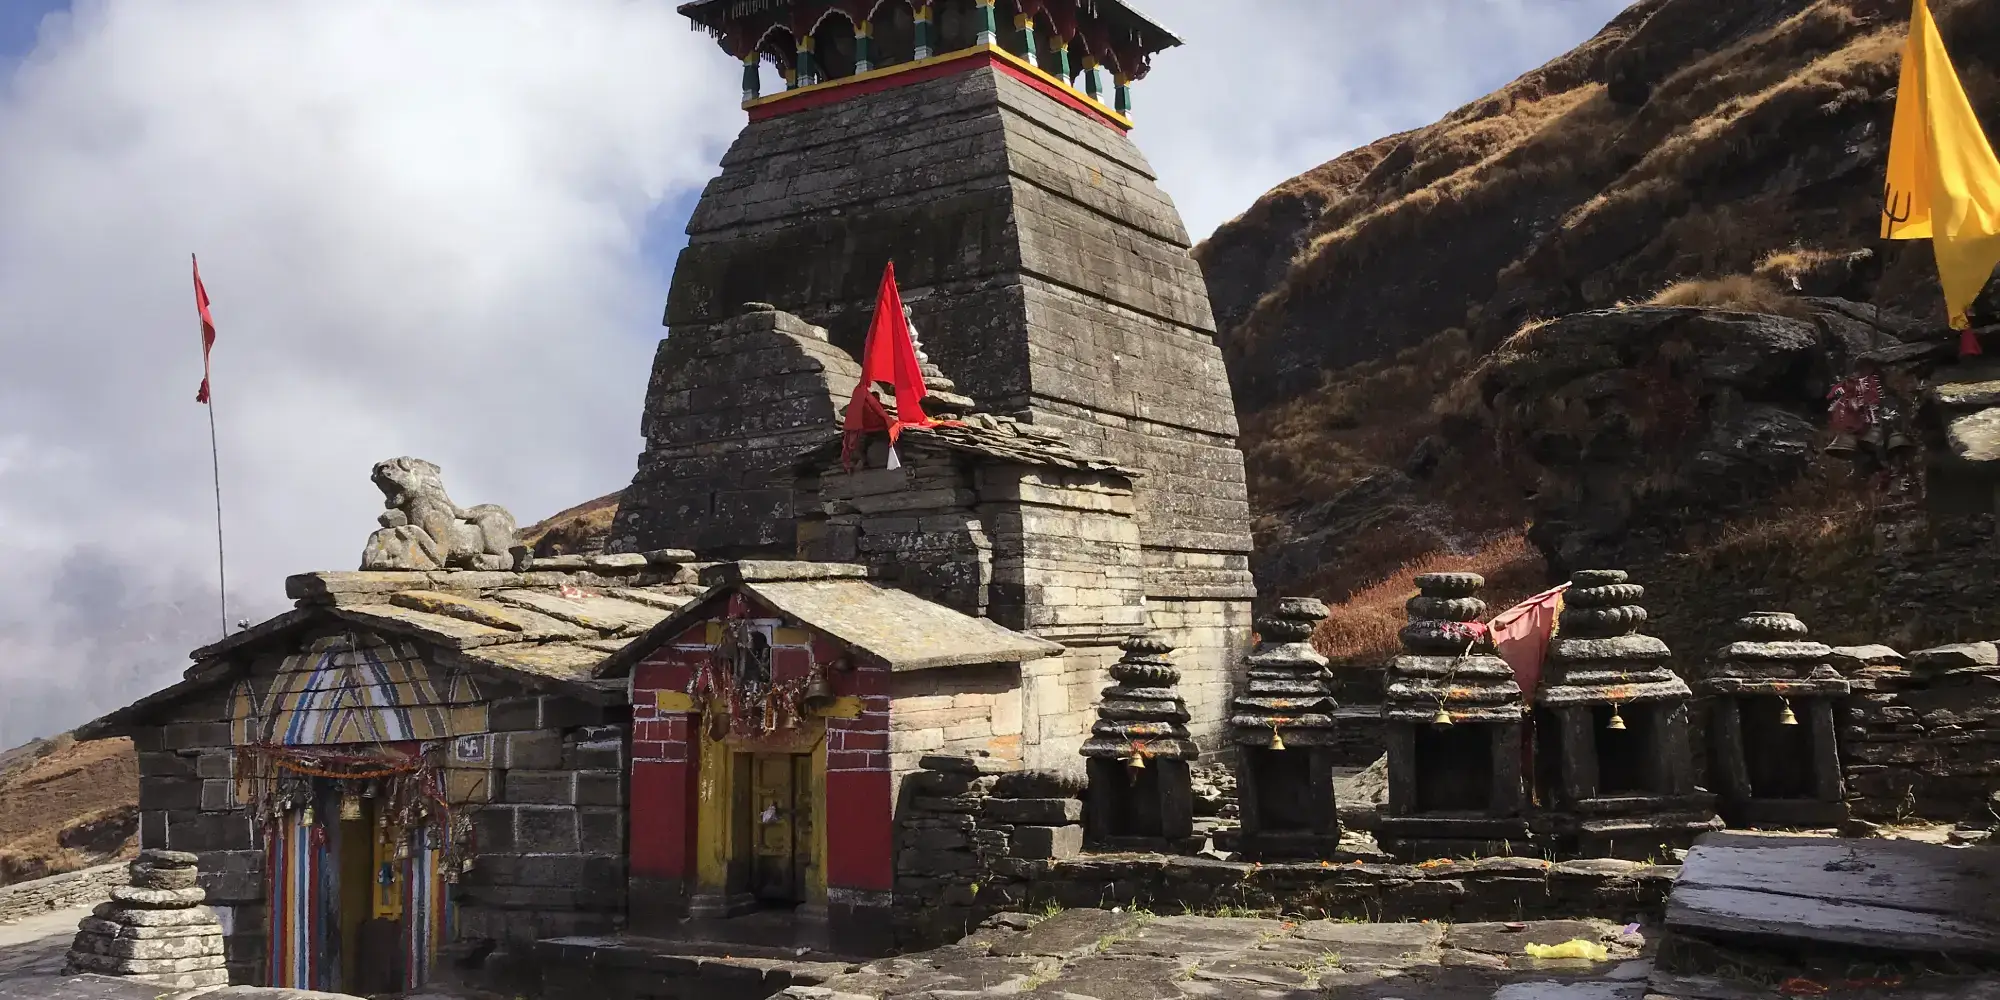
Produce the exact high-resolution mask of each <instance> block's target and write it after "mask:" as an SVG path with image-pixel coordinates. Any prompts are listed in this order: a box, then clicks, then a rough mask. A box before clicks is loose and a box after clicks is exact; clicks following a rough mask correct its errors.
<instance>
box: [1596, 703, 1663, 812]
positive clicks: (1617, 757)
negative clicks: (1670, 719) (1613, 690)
mask: <svg viewBox="0 0 2000 1000" xmlns="http://www.w3.org/2000/svg"><path fill="white" fill-rule="evenodd" d="M1614 717H1615V718H1617V719H1618V720H1619V721H1620V722H1622V723H1623V727H1622V728H1614V727H1613V726H1612V724H1611V720H1612V719H1613V718H1614ZM1657 717H1658V713H1657V712H1656V711H1655V710H1654V707H1653V706H1652V705H1650V704H1643V705H1626V706H1623V707H1619V706H1614V705H1596V706H1592V708H1591V733H1592V736H1593V737H1594V738H1595V740H1596V743H1597V793H1598V794H1599V795H1605V796H1613V795H1633V794H1643V793H1648V792H1655V793H1657V792H1664V791H1665V790H1666V789H1664V788H1662V787H1660V782H1659V780H1658V774H1659V757H1658V754H1659V751H1660V747H1659V745H1658V742H1657V740H1656V739H1655V737H1654V731H1655V730H1656V729H1657V728H1658V727H1657V725H1656V721H1657Z"/></svg>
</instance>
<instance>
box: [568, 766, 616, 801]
mask: <svg viewBox="0 0 2000 1000" xmlns="http://www.w3.org/2000/svg"><path fill="white" fill-rule="evenodd" d="M575 784H576V794H575V802H576V804H577V805H580V806H617V805H623V804H624V803H625V775H624V774H623V772H620V771H578V772H576V776H575Z"/></svg>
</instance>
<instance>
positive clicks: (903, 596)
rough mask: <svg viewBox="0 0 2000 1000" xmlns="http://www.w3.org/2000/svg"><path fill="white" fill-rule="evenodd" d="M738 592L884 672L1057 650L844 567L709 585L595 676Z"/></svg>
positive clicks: (622, 667) (612, 671)
mask: <svg viewBox="0 0 2000 1000" xmlns="http://www.w3.org/2000/svg"><path fill="white" fill-rule="evenodd" d="M795 565H798V566H802V567H811V566H815V565H818V564H813V563H797V564H795ZM831 568H832V569H834V570H851V569H852V567H846V566H835V567H831ZM739 590H740V591H741V592H743V593H745V594H748V595H749V596H751V597H753V598H756V599H757V600H759V601H761V602H763V603H764V604H766V605H769V606H770V607H772V608H775V609H776V610H777V611H778V612H779V613H780V614H783V615H785V616H786V617H788V618H790V619H792V620H794V621H796V622H797V623H798V624H799V625H802V626H804V627H806V628H810V629H812V630H814V631H817V632H819V633H821V634H823V635H825V636H827V637H828V638H831V639H833V640H835V641H837V642H839V643H840V644H842V645H844V646H846V647H847V648H848V649H850V650H852V651H853V652H854V653H856V654H857V655H859V656H860V657H861V658H863V659H864V660H866V661H869V662H871V663H874V664H877V665H880V666H883V667H886V668H888V669H889V670H892V671H908V670H934V669H938V668H941V667H960V666H973V665H978V664H990V663H1024V662H1027V661H1029V660H1039V659H1042V658H1044V657H1049V656H1056V655H1058V654H1060V653H1062V651H1063V646H1062V645H1061V644H1059V643H1054V642H1050V641H1048V640H1046V639H1037V638H1035V637H1033V636H1029V635H1022V634H1021V633H1019V632H1015V631H1013V630H1012V629H1008V628H1005V627H1003V626H1001V625H998V624H996V623H994V622H992V621H989V620H987V619H984V618H974V617H972V616H970V615H966V614H962V613H960V612H958V611H954V610H952V609H951V608H948V607H946V606H944V605H942V604H937V603H934V602H931V601H927V600H924V599H923V598H921V597H918V596H916V595H914V594H910V593H907V592H905V591H901V590H897V589H895V588H894V587H889V586H886V585H884V584H881V583H877V582H875V581H873V580H869V579H865V578H861V577H857V576H855V575H853V574H852V573H851V572H848V573H829V574H828V575H827V576H826V577H824V578H821V579H790V580H785V579H779V580H758V579H750V578H738V579H735V580H733V581H731V582H726V583H722V584H720V585H718V586H715V587H713V588H711V589H710V590H709V591H708V593H706V594H704V595H702V596H701V597H700V598H699V599H697V600H695V601H693V602H692V603H690V604H689V605H688V606H687V607H686V608H684V609H682V610H681V611H680V612H679V613H678V614H675V615H674V616H673V617H670V618H668V619H666V620H664V621H662V622H660V623H659V624H658V625H656V626H654V627H653V628H652V630H651V631H649V632H648V633H647V634H646V635H644V636H642V637H640V638H639V639H637V640H635V641H632V642H631V643H630V644H628V645H626V646H625V647H624V648H623V649H621V650H620V651H619V652H618V653H616V654H615V655H613V656H611V657H610V658H608V659H606V660H604V661H603V663H601V664H600V665H599V667H598V669H597V676H599V677H623V676H625V675H626V674H628V673H629V672H630V670H631V667H632V664H634V663H636V662H638V661H639V660H640V659H642V658H644V657H645V656H647V655H649V654H651V653H652V652H653V651H654V650H656V649H658V648H660V647H661V646H663V645H665V644H667V643H669V642H672V641H673V640H674V638H675V637H676V636H678V635H680V634H681V633H682V632H684V631H686V630H687V628H688V627H689V626H691V625H694V624H696V623H698V622H700V621H702V620H703V616H704V615H706V614H707V613H708V610H707V606H708V605H709V604H710V603H711V602H712V601H713V600H714V599H715V598H717V597H720V596H722V595H723V594H726V593H729V592H732V591H739Z"/></svg>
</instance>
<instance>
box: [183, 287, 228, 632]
mask: <svg viewBox="0 0 2000 1000" xmlns="http://www.w3.org/2000/svg"><path fill="white" fill-rule="evenodd" d="M188 259H189V260H194V308H195V311H196V312H198V313H200V314H201V389H200V391H198V392H196V393H195V394H194V401H195V402H197V403H206V402H208V352H209V350H210V349H211V348H213V347H214V346H215V317H213V316H210V315H209V314H208V289H206V288H203V287H202V286H201V261H199V260H195V259H194V255H193V254H189V255H188ZM225 617H226V616H225Z"/></svg>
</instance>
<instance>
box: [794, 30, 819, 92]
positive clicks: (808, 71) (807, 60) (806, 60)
mask: <svg viewBox="0 0 2000 1000" xmlns="http://www.w3.org/2000/svg"><path fill="white" fill-rule="evenodd" d="M818 82H819V64H818V63H817V62H816V61H815V60H814V59H813V36H811V35H807V36H805V37H804V38H801V39H799V80H798V86H801V87H810V86H812V85H813V84H815V83H818Z"/></svg>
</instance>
